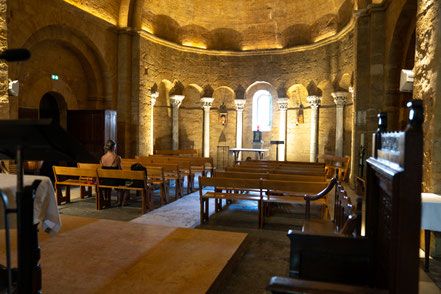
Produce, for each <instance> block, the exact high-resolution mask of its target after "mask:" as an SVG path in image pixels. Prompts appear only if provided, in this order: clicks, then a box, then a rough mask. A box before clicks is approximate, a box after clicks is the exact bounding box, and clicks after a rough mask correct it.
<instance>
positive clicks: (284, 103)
mask: <svg viewBox="0 0 441 294" xmlns="http://www.w3.org/2000/svg"><path fill="white" fill-rule="evenodd" d="M288 103H289V98H279V99H277V104H279V110H280V111H286V110H287V109H288Z"/></svg>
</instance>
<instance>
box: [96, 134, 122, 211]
mask: <svg viewBox="0 0 441 294" xmlns="http://www.w3.org/2000/svg"><path fill="white" fill-rule="evenodd" d="M104 152H105V153H104V155H103V156H101V160H100V164H101V168H102V169H122V168H121V156H119V155H118V154H116V143H115V142H114V141H113V140H108V141H107V142H106V144H105V145H104ZM101 184H104V185H109V186H122V185H124V180H119V179H101ZM106 193H108V197H109V199H110V191H108V192H106ZM123 193H124V191H123V190H117V195H118V205H119V206H122V205H125V202H126V198H127V197H126V195H124V197H122V196H123V195H121V194H123Z"/></svg>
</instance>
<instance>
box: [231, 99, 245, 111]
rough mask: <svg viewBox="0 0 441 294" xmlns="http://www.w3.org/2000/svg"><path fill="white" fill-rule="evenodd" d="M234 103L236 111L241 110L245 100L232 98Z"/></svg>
mask: <svg viewBox="0 0 441 294" xmlns="http://www.w3.org/2000/svg"><path fill="white" fill-rule="evenodd" d="M234 103H235V104H236V111H243V108H244V105H245V103H246V100H245V99H234Z"/></svg>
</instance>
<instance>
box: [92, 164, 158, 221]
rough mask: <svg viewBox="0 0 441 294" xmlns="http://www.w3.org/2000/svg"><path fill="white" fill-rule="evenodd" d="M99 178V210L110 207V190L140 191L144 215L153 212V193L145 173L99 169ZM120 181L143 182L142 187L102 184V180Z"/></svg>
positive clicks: (97, 171)
mask: <svg viewBox="0 0 441 294" xmlns="http://www.w3.org/2000/svg"><path fill="white" fill-rule="evenodd" d="M96 173H97V176H98V195H97V197H96V199H97V202H96V205H97V209H98V210H100V209H102V208H103V207H104V206H110V190H111V189H116V190H122V191H125V192H127V193H128V192H130V190H134V191H139V192H141V194H142V205H141V211H142V214H144V213H146V212H147V211H150V210H153V197H152V196H153V193H152V192H151V190H150V189H149V187H148V186H147V178H146V174H145V172H144V171H133V170H114V169H97V170H96ZM104 178H106V179H120V180H129V181H140V182H142V187H134V186H122V185H119V186H111V185H105V184H103V183H102V179H104Z"/></svg>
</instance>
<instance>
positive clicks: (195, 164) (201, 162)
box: [139, 155, 214, 176]
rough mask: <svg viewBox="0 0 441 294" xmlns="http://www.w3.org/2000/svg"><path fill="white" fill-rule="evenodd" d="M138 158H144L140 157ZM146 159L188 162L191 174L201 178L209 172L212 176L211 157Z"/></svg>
mask: <svg viewBox="0 0 441 294" xmlns="http://www.w3.org/2000/svg"><path fill="white" fill-rule="evenodd" d="M139 158H146V157H141V156H139ZM148 158H150V159H152V158H155V159H163V160H164V159H165V160H167V161H181V160H188V161H190V163H191V167H192V171H193V173H201V175H202V176H206V175H207V172H208V171H209V172H210V174H211V175H213V170H214V164H213V158H212V157H199V156H198V157H195V156H163V155H152V156H149V157H148Z"/></svg>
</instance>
